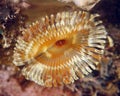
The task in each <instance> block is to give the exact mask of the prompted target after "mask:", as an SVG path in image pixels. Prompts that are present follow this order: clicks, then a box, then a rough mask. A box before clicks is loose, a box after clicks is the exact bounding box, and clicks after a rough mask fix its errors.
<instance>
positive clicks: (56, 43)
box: [55, 39, 66, 47]
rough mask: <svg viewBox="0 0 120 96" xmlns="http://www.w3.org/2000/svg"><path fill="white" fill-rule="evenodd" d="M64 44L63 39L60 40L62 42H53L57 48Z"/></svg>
mask: <svg viewBox="0 0 120 96" xmlns="http://www.w3.org/2000/svg"><path fill="white" fill-rule="evenodd" d="M65 44H66V40H65V39H62V40H58V41H56V42H55V45H56V46H58V47H62V46H64V45H65Z"/></svg>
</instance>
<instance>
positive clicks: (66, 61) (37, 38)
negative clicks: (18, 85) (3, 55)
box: [13, 11, 107, 87]
mask: <svg viewBox="0 0 120 96" xmlns="http://www.w3.org/2000/svg"><path fill="white" fill-rule="evenodd" d="M98 16H99V15H98V14H94V15H93V14H89V13H87V12H84V11H79V12H77V11H74V12H61V13H57V14H56V15H50V17H48V16H46V17H44V18H41V19H40V20H39V21H36V22H35V23H33V24H32V25H30V27H29V28H27V29H25V30H24V31H23V36H22V37H20V38H18V40H17V44H16V47H15V49H14V56H13V57H14V60H13V63H14V64H15V65H16V66H22V74H23V75H24V76H25V77H26V78H27V79H29V80H32V81H34V82H36V83H38V84H40V85H42V86H47V87H52V86H59V85H63V84H70V83H72V82H74V80H77V79H78V78H83V77H84V76H86V75H88V74H89V73H91V72H92V70H94V69H96V68H97V67H98V66H99V62H100V60H101V55H102V54H103V53H104V47H105V43H106V35H107V33H106V31H105V28H104V26H103V25H102V22H101V21H96V20H95V18H96V17H98Z"/></svg>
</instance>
